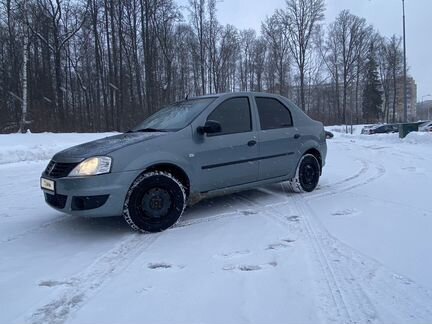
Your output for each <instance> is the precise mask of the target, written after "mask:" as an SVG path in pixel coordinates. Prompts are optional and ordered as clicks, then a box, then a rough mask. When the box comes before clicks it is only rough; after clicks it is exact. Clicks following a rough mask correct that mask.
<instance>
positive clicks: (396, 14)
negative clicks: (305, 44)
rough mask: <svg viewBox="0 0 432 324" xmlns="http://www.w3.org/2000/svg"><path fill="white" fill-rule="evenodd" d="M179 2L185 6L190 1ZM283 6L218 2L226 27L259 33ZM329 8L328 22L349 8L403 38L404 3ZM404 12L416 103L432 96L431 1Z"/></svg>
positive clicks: (330, 3) (279, 2)
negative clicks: (263, 25)
mask: <svg viewBox="0 0 432 324" xmlns="http://www.w3.org/2000/svg"><path fill="white" fill-rule="evenodd" d="M219 1H220V0H219ZM177 2H178V3H179V4H182V5H183V4H187V3H188V0H177ZM284 4H285V0H223V1H220V2H219V3H218V19H219V21H220V22H221V23H222V24H224V25H225V24H232V25H234V26H236V27H237V28H240V29H245V28H253V29H256V30H257V31H259V30H260V29H261V21H262V20H264V19H265V17H266V16H270V15H271V14H272V13H273V12H274V10H275V9H276V8H283V7H284ZM326 6H327V11H326V22H331V21H333V20H334V19H335V17H336V16H337V14H338V13H339V12H340V11H341V10H343V9H349V10H350V11H351V12H352V13H353V14H355V15H358V16H361V17H364V18H366V20H367V22H368V23H369V24H372V25H373V26H374V27H375V28H376V29H378V30H379V31H380V33H381V34H382V35H384V36H388V37H389V36H391V35H393V34H398V35H401V36H402V1H401V0H326ZM405 10H406V24H407V57H408V66H409V68H410V71H409V74H411V75H412V76H413V77H414V79H415V80H416V82H417V100H418V101H421V100H422V96H424V95H426V94H432V0H405ZM427 99H432V97H429V98H425V100H427Z"/></svg>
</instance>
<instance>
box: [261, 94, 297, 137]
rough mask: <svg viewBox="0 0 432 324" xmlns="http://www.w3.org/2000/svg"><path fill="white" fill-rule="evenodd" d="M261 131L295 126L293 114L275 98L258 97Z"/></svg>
mask: <svg viewBox="0 0 432 324" xmlns="http://www.w3.org/2000/svg"><path fill="white" fill-rule="evenodd" d="M255 102H256V104H257V107H258V114H259V118H260V124H261V129H263V130H266V129H277V128H286V127H291V126H292V125H293V122H292V117H291V112H290V111H289V110H288V108H287V107H285V106H284V105H283V104H282V103H281V102H280V101H279V100H277V99H274V98H265V97H257V98H255Z"/></svg>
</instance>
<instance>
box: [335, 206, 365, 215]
mask: <svg viewBox="0 0 432 324" xmlns="http://www.w3.org/2000/svg"><path fill="white" fill-rule="evenodd" d="M358 213H359V211H358V210H356V209H351V208H347V209H341V210H336V211H334V212H333V213H332V216H354V215H357V214H358Z"/></svg>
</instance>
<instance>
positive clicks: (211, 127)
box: [197, 120, 222, 135]
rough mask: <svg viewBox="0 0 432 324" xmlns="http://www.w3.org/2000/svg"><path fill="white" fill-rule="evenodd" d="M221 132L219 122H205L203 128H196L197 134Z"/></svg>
mask: <svg viewBox="0 0 432 324" xmlns="http://www.w3.org/2000/svg"><path fill="white" fill-rule="evenodd" d="M221 131H222V126H221V124H220V123H219V122H217V121H214V120H207V121H206V123H205V125H204V126H199V127H198V128H197V132H198V134H201V135H204V134H215V133H220V132H221Z"/></svg>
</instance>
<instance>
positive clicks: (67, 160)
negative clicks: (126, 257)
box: [40, 92, 327, 232]
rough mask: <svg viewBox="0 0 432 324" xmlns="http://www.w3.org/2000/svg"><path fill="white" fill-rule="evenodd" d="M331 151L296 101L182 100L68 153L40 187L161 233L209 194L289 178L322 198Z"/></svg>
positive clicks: (77, 209) (65, 207)
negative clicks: (320, 192) (321, 181)
mask: <svg viewBox="0 0 432 324" xmlns="http://www.w3.org/2000/svg"><path fill="white" fill-rule="evenodd" d="M326 154H327V145H326V134H325V131H324V127H323V125H322V123H320V122H317V121H314V120H312V119H311V118H309V117H308V116H307V115H306V114H305V113H303V111H302V110H301V109H299V108H298V107H297V106H296V105H295V104H293V103H292V102H291V101H289V100H288V99H286V98H284V97H282V96H278V95H271V94H265V93H249V92H247V93H229V94H219V95H209V96H203V97H196V98H191V99H187V100H183V101H180V102H177V103H175V104H172V105H170V106H168V107H165V108H163V109H161V110H159V111H158V112H156V113H155V114H153V115H152V116H150V117H148V118H147V119H146V120H144V121H143V122H142V123H141V124H139V125H138V126H136V127H135V128H134V129H132V130H131V131H128V132H126V133H124V134H119V135H115V136H111V137H107V138H103V139H100V140H96V141H92V142H89V143H85V144H82V145H78V146H75V147H72V148H69V149H66V150H64V151H61V152H59V153H57V154H55V155H54V157H53V158H52V160H51V161H50V162H49V164H48V166H47V167H46V169H45V171H44V172H43V174H42V177H41V179H40V181H41V188H42V190H43V192H44V195H45V200H46V202H47V203H48V204H49V205H50V206H52V207H53V208H55V209H57V210H59V211H62V212H65V213H68V214H73V215H80V216H88V217H103V216H121V215H123V217H124V218H125V220H126V221H127V222H128V224H129V225H130V226H131V227H132V228H133V229H135V230H138V231H142V232H158V231H163V230H165V229H167V228H169V227H170V226H172V225H174V224H175V223H176V222H177V221H178V219H179V218H180V216H181V215H182V213H183V211H184V209H185V207H186V205H188V204H191V203H193V202H195V201H197V200H199V198H202V197H207V196H211V195H214V194H220V193H226V192H232V191H238V190H243V189H250V188H253V187H257V186H262V185H265V184H269V183H275V182H282V181H290V184H291V186H292V188H293V190H294V191H297V192H310V191H313V190H314V189H315V188H316V186H317V184H318V181H319V178H320V175H321V173H322V168H323V166H324V164H325V159H326ZM197 198H198V199H197Z"/></svg>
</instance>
